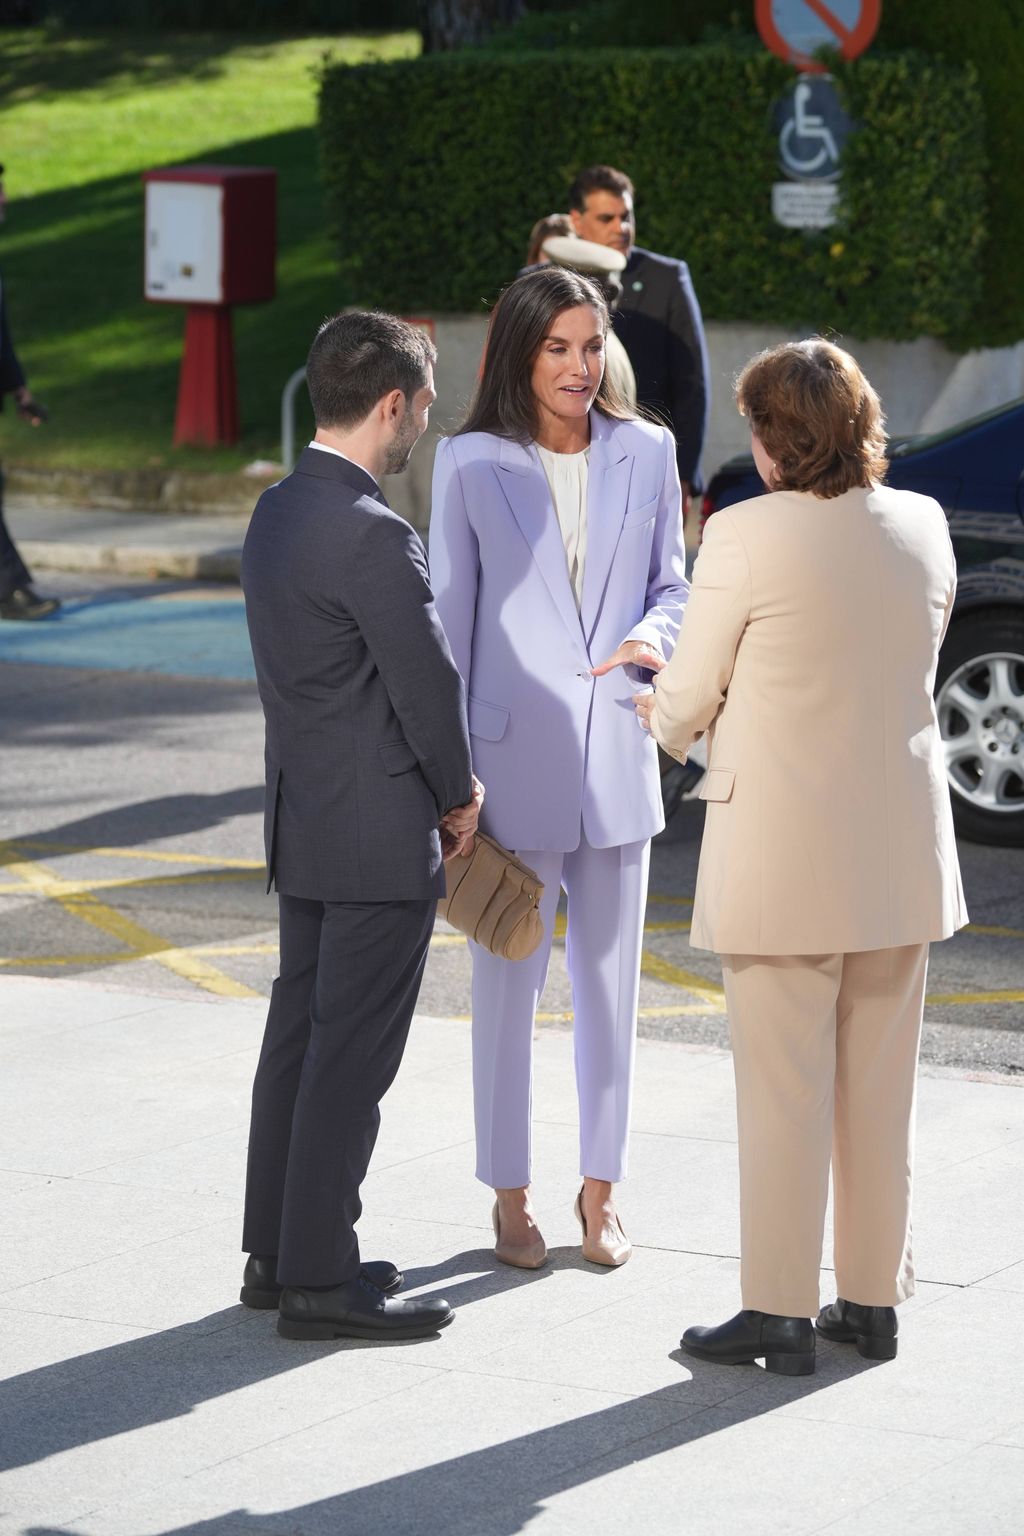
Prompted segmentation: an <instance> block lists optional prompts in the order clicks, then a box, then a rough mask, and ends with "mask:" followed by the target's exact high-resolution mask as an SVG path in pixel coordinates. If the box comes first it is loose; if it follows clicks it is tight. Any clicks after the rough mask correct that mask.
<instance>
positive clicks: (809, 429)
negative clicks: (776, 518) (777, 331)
mask: <svg viewBox="0 0 1024 1536" xmlns="http://www.w3.org/2000/svg"><path fill="white" fill-rule="evenodd" d="M736 404H737V405H738V406H739V408H740V411H741V412H742V414H743V415H744V416H745V417H746V418H747V420H748V421H749V422H750V425H751V428H752V430H753V431H754V432H755V433H756V434H757V436H758V437H759V438H760V439H761V442H762V443H763V444H764V446H765V448H766V449H767V451H768V453H770V454H771V456H772V458H773V460H774V461H775V475H774V476H773V481H772V484H771V485H770V486H769V487H768V489H769V490H772V491H811V492H813V493H814V495H815V496H822V497H832V496H842V494H843V493H844V491H849V490H852V489H853V487H854V486H856V485H860V486H865V487H868V486H870V485H872V484H873V483H874V482H875V481H876V480H881V479H882V478H883V476H884V475H885V471H886V469H887V467H888V466H887V464H886V459H885V417H884V416H883V415H882V407H881V405H880V404H879V400H878V396H877V395H876V394H875V391H874V390H873V389H872V387H871V385H870V384H869V383H868V381H867V379H866V378H865V376H864V374H863V373H862V371H861V368H860V365H859V364H858V362H857V360H856V358H854V357H851V356H850V354H849V352H844V351H843V349H842V347H837V346H836V345H835V343H834V342H831V341H826V340H825V339H824V338H823V337H821V336H811V337H809V338H808V339H807V340H806V341H787V342H783V343H782V345H781V346H778V347H770V348H769V349H768V350H767V351H766V352H759V353H758V355H757V356H756V357H752V358H751V360H750V362H749V363H748V364H747V365H746V367H745V368H744V369H743V371H742V373H741V374H740V376H739V378H738V379H737V380H736Z"/></svg>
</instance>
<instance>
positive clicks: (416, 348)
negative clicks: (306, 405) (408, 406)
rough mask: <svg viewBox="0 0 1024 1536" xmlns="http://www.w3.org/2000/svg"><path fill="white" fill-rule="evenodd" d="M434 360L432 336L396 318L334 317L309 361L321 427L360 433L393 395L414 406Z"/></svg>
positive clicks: (369, 314)
mask: <svg viewBox="0 0 1024 1536" xmlns="http://www.w3.org/2000/svg"><path fill="white" fill-rule="evenodd" d="M436 359H437V351H436V348H435V347H434V344H433V342H432V341H431V340H430V338H429V336H427V335H426V333H425V332H424V331H421V330H419V329H418V328H417V327H416V326H414V325H409V324H408V322H407V321H405V320H399V318H398V316H397V315H386V314H384V313H382V312H381V311H380V310H353V311H352V312H351V313H349V314H342V315H332V316H331V318H330V319H329V320H325V321H324V323H323V325H322V326H321V327H320V329H319V330H318V331H317V333H316V336H315V338H314V340H313V345H312V346H311V347H310V349H309V357H308V358H307V359H306V384H307V386H308V388H309V398H310V400H311V401H312V402H313V415H314V417H315V419H316V424H317V426H318V427H326V428H331V427H356V426H358V425H359V423H360V422H361V421H365V420H366V418H367V416H369V414H370V412H371V411H372V410H373V408H374V406H375V405H376V404H377V401H378V400H380V399H382V398H383V396H384V395H388V394H390V393H391V391H392V390H393V389H400V390H401V391H402V394H403V395H404V396H405V398H406V399H407V400H411V399H412V397H413V395H415V394H416V392H417V390H420V389H422V388H423V386H424V385H425V384H426V382H427V369H428V368H429V367H430V366H431V364H433V363H434V362H435V361H436Z"/></svg>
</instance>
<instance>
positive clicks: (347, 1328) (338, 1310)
mask: <svg viewBox="0 0 1024 1536" xmlns="http://www.w3.org/2000/svg"><path fill="white" fill-rule="evenodd" d="M454 1316H455V1313H454V1312H453V1311H452V1309H451V1307H450V1306H449V1305H448V1303H447V1301H445V1300H444V1298H443V1297H442V1296H425V1297H423V1298H422V1299H420V1300H418V1301H411V1300H410V1301H406V1300H404V1299H399V1300H397V1301H392V1300H390V1299H389V1298H388V1297H387V1296H385V1294H384V1292H383V1291H382V1290H381V1289H380V1288H379V1287H378V1286H376V1285H373V1284H372V1283H371V1281H369V1280H366V1279H364V1277H363V1276H362V1275H360V1276H359V1277H358V1279H356V1280H347V1281H346V1282H345V1283H344V1285H335V1286H333V1287H332V1288H331V1289H330V1290H328V1291H312V1290H304V1289H303V1288H302V1287H301V1286H297V1285H294V1286H293V1285H286V1286H285V1288H284V1291H283V1292H282V1294H281V1306H280V1314H279V1316H278V1319H277V1331H278V1333H279V1334H280V1335H281V1337H282V1338H283V1339H422V1338H427V1337H429V1335H430V1334H432V1333H436V1332H437V1330H438V1329H439V1328H445V1327H447V1325H448V1324H449V1323H450V1322H451V1321H452V1319H453V1318H454Z"/></svg>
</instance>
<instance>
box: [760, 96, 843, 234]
mask: <svg viewBox="0 0 1024 1536" xmlns="http://www.w3.org/2000/svg"><path fill="white" fill-rule="evenodd" d="M775 126H776V128H777V129H778V135H779V137H778V154H779V169H780V170H781V172H782V174H783V176H785V177H786V180H785V181H780V182H776V183H775V185H774V187H773V188H772V213H773V215H774V217H775V220H776V222H777V223H779V224H782V225H784V226H785V227H786V228H787V229H826V228H827V227H828V226H829V225H830V224H834V223H835V218H836V205H837V202H838V187H837V185H836V183H837V182H838V180H839V159H840V154H841V152H842V148H843V145H844V144H845V143H846V140H847V139H848V138H849V136H850V133H851V131H852V130H853V127H854V124H853V122H852V120H851V118H850V117H849V115H848V114H847V112H846V110H845V109H844V107H843V104H842V102H841V101H840V100H839V97H838V95H837V94H836V89H835V86H834V85H833V83H832V79H831V76H829V75H799V76H798V77H797V79H796V80H795V82H794V83H793V85H792V86H791V87H790V89H789V90H788V91H787V92H786V94H785V96H783V97H782V99H781V101H779V103H778V105H777V106H776V108H775Z"/></svg>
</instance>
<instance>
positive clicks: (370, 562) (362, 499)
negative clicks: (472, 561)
mask: <svg viewBox="0 0 1024 1536" xmlns="http://www.w3.org/2000/svg"><path fill="white" fill-rule="evenodd" d="M242 586H243V589H244V591H245V611H246V618H247V619H248V623H249V637H250V640H251V642H252V651H253V656H254V658H255V661H256V676H257V680H258V683H259V690H260V698H261V699H262V701H263V713H264V715H265V717H266V725H267V748H266V765H267V800H266V818H265V837H266V852H267V875H268V882H267V883H268V889H269V886H270V883H271V882H276V885H277V889H278V891H280V892H281V893H283V894H284V895H288V896H303V897H307V898H309V899H312V900H319V901H414V900H421V899H427V898H430V897H433V896H439V895H443V894H444V870H443V867H442V863H441V845H440V839H439V836H438V830H437V827H438V822H439V821H440V819H441V817H442V816H443V815H444V814H445V813H446V812H447V811H449V810H451V809H452V808H453V807H454V806H457V805H465V804H466V803H467V802H468V801H469V799H470V798H471V795H472V773H471V768H470V754H469V736H468V733H467V729H466V704H465V693H464V689H463V686H462V681H461V679H460V677H459V674H458V672H457V670H456V668H455V664H454V662H453V661H452V657H451V652H450V650H449V649H448V642H447V640H446V639H445V634H444V630H443V629H442V628H441V624H440V620H439V619H438V617H437V614H436V612H435V610H434V599H433V594H432V593H431V590H430V585H429V579H428V572H427V557H426V553H425V551H424V548H423V545H422V543H421V541H420V539H419V537H418V535H417V534H416V533H415V532H414V530H413V529H412V528H411V527H410V526H409V524H408V523H407V522H405V520H404V519H403V518H401V517H398V516H397V515H396V514H395V513H394V512H392V511H391V510H390V508H389V507H388V505H387V502H386V501H385V500H384V497H383V495H382V494H381V492H380V491H379V490H378V488H377V486H376V485H375V484H374V482H373V480H372V478H371V477H370V476H369V475H368V474H367V473H366V472H365V471H364V470H362V469H360V468H359V466H358V465H355V464H351V463H349V462H348V461H347V460H345V459H342V458H339V457H337V456H336V455H335V454H332V453H323V452H321V451H320V450H319V449H316V448H307V449H306V450H305V451H304V452H303V454H302V456H301V458H300V459H299V462H298V464H297V465H296V468H295V470H294V472H293V473H292V474H290V475H288V476H287V478H286V479H284V480H282V481H280V483H279V484H277V485H273V486H271V487H270V489H269V490H267V491H264V493H263V495H262V496H261V497H260V499H259V501H258V502H257V504H256V509H255V511H254V512H253V515H252V521H251V523H250V525H249V531H248V533H247V534H246V539H245V547H244V550H243V552H242Z"/></svg>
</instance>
